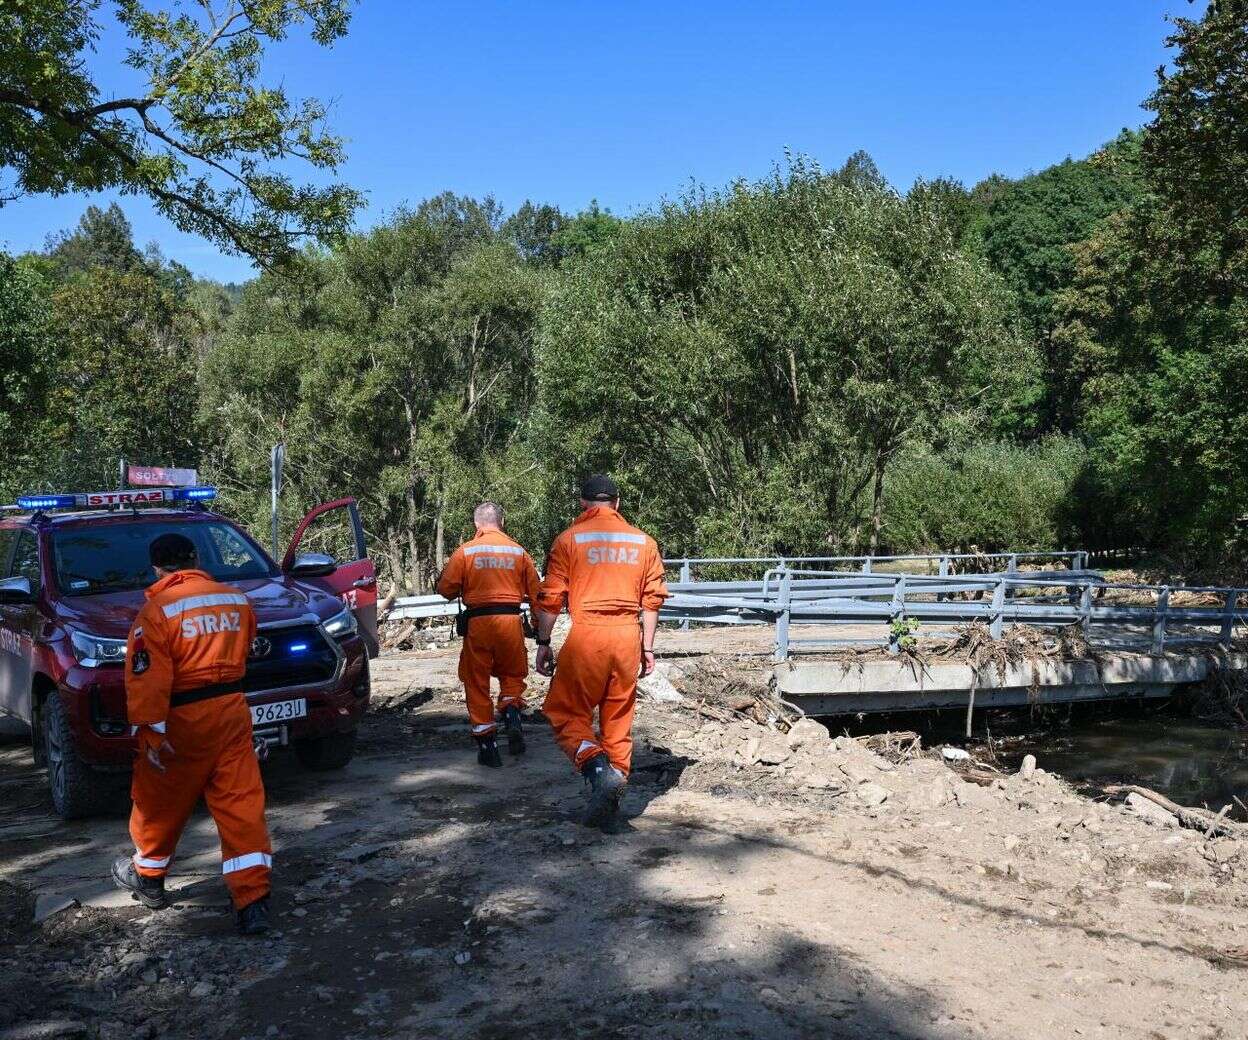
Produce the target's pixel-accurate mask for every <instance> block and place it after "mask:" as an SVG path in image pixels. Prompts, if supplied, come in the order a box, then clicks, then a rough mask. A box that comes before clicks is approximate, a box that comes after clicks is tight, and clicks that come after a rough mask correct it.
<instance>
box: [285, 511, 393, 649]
mask: <svg viewBox="0 0 1248 1040" xmlns="http://www.w3.org/2000/svg"><path fill="white" fill-rule="evenodd" d="M318 565H319V566H318ZM282 570H283V572H285V573H287V574H290V573H292V572H297V573H298V576H299V580H300V581H305V582H307V583H308V584H309V585H315V586H316V587H317V588H320V589H323V590H324V591H326V592H329V593H332V594H333V595H335V596H337V597H338V598H339V599H341V600H342V602H343V603H345V604H346V605H347V606H348V607H350V608H351V611H352V613H354V614H355V619H356V621H357V622H358V623H359V626H360V636H361V638H362V639H363V640H364V644H365V645H366V646H367V647H368V656H369V657H376V656H377V572H376V570H375V569H374V567H373V561H372V560H370V559H369V558H368V551H367V549H366V548H365V545H364V524H363V523H362V522H361V520H360V508H359V506H358V505H357V503H356V501H355V499H354V498H340V499H337V500H336V501H333V502H326V503H324V504H323V505H319V506H317V507H316V508H315V509H313V510H312V511H311V512H310V513H308V515H307V516H305V517H304V518H303V519H302V520H301V521H300V522H299V526H298V528H296V529H295V536H294V538H292V539H291V541H290V546H289V548H287V550H286V555H285V556H284V557H283V558H282ZM309 571H312V572H314V573H315V576H308V572H309Z"/></svg>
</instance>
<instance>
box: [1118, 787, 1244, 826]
mask: <svg viewBox="0 0 1248 1040" xmlns="http://www.w3.org/2000/svg"><path fill="white" fill-rule="evenodd" d="M1105 793H1106V794H1108V795H1111V796H1113V795H1128V794H1138V795H1139V796H1140V797H1141V798H1147V799H1148V800H1149V801H1150V802H1153V803H1154V804H1156V805H1160V806H1161V807H1162V808H1163V809H1165V810H1166V811H1167V812H1168V813H1170V814H1171V815H1172V816H1174V818H1175V819H1176V820H1178V821H1179V823H1180V824H1181V825H1182V826H1184V827H1187V828H1189V829H1191V830H1194V831H1202V832H1204V835H1205V837H1206V838H1212V837H1219V838H1229V837H1239V836H1241V835H1242V834H1243V829H1242V828H1241V827H1240V826H1239V824H1237V823H1233V822H1232V821H1230V820H1227V819H1226V818H1225V814H1226V811H1227V810H1226V809H1223V810H1222V812H1220V813H1218V814H1217V815H1214V814H1213V813H1211V812H1209V811H1208V810H1207V809H1190V808H1188V807H1186V806H1182V805H1176V804H1175V803H1174V802H1172V801H1170V799H1169V798H1167V797H1166V796H1165V795H1163V794H1158V793H1157V792H1156V791H1151V790H1149V789H1148V788H1147V787H1140V786H1139V785H1137V784H1110V785H1109V786H1108V787H1106V788H1105Z"/></svg>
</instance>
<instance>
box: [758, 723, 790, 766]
mask: <svg viewBox="0 0 1248 1040" xmlns="http://www.w3.org/2000/svg"><path fill="white" fill-rule="evenodd" d="M791 754H792V752H791V751H790V750H789V743H788V741H787V740H785V738H784V737H783V736H782V735H781V734H779V733H777V732H775V731H774V730H768V731H767V732H766V733H764V734H763V735H762V739H761V740H760V741H759V744H758V751H757V759H756V760H757V761H759V762H762V763H763V765H766V766H777V765H779V764H780V763H781V762H786V761H788V759H789V756H790V755H791Z"/></svg>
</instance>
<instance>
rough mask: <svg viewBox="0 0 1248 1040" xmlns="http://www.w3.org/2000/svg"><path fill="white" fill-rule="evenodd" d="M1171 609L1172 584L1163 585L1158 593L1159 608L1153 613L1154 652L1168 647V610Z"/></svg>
mask: <svg viewBox="0 0 1248 1040" xmlns="http://www.w3.org/2000/svg"><path fill="white" fill-rule="evenodd" d="M1169 609H1170V586H1169V585H1163V586H1162V587H1161V591H1160V592H1158V593H1157V609H1156V610H1155V611H1154V613H1153V653H1155V654H1160V653H1164V652H1165V649H1166V611H1167V610H1169Z"/></svg>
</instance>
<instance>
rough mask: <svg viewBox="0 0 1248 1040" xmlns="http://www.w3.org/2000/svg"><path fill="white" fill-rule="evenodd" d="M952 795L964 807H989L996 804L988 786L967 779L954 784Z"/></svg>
mask: <svg viewBox="0 0 1248 1040" xmlns="http://www.w3.org/2000/svg"><path fill="white" fill-rule="evenodd" d="M953 796H954V797H955V798H956V799H957V800H958V805H960V806H962V807H963V808H965V809H990V808H992V807H993V806H995V805H996V804H997V799H996V798H995V797H994V796H993V794H992V792H991V791H989V790H988V788H986V787H980V786H979V784H975V783H969V782H967V781H963V782H962V783H959V784H957V785H955V786H954V788H953Z"/></svg>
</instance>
